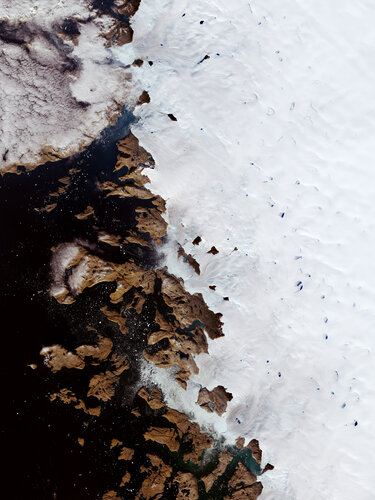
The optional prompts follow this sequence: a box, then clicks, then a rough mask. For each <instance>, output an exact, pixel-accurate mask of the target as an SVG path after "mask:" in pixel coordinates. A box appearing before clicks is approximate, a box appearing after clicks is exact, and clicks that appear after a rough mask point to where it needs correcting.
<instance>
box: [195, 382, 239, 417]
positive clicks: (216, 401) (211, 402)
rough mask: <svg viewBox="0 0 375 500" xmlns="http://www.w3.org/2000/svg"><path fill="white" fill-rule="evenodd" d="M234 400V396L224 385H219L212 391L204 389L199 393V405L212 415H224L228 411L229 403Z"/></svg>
mask: <svg viewBox="0 0 375 500" xmlns="http://www.w3.org/2000/svg"><path fill="white" fill-rule="evenodd" d="M232 399H233V396H232V394H231V393H230V392H227V390H226V389H225V387H223V386H222V385H218V386H217V387H215V388H214V389H212V391H209V390H208V389H206V387H203V388H202V389H201V390H200V391H199V394H198V401H197V404H198V405H199V406H201V407H202V408H203V409H204V410H206V411H208V412H210V413H213V412H216V413H217V414H218V415H222V414H223V413H224V412H225V411H226V409H227V404H228V401H232Z"/></svg>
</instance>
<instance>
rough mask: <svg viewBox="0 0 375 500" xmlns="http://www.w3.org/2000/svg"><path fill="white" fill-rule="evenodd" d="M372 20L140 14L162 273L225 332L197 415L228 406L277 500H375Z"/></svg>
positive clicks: (174, 1)
mask: <svg viewBox="0 0 375 500" xmlns="http://www.w3.org/2000/svg"><path fill="white" fill-rule="evenodd" d="M184 14H185V15H184ZM201 21H204V22H203V23H201ZM374 21H375V7H374V4H373V2H370V1H367V0H358V1H357V2H349V1H346V0H344V1H340V2H339V1H338V0H331V1H330V2H327V1H324V0H315V1H312V0H304V1H302V0H285V1H284V2H279V1H277V0H266V1H265V2H264V1H260V0H252V1H247V0H236V2H230V3H229V2H227V1H224V0H202V1H200V2H188V1H187V0H161V1H160V2H155V1H153V0H142V3H141V8H140V10H139V12H138V13H137V14H136V16H135V18H134V21H133V27H134V31H135V38H134V51H135V55H136V56H137V57H141V58H145V59H146V58H147V59H148V60H152V61H153V65H152V66H150V65H148V64H145V65H143V67H142V68H140V69H139V70H137V75H138V77H139V79H140V80H141V81H142V84H143V86H144V87H145V88H146V89H147V90H148V91H149V93H150V96H151V104H150V105H147V106H142V107H141V108H140V109H139V111H138V113H139V117H140V121H139V123H138V125H136V127H135V133H136V135H137V136H138V137H139V138H140V140H141V143H142V144H143V145H144V146H145V147H146V148H147V149H148V150H149V151H151V152H152V155H153V157H154V158H155V160H156V162H157V168H156V169H155V170H154V171H153V172H151V173H150V178H151V181H152V184H153V190H154V191H155V192H159V193H160V194H161V195H162V196H163V197H164V198H166V199H167V209H168V218H169V224H170V228H169V236H170V240H169V243H168V245H167V246H166V248H164V252H165V254H166V258H165V260H166V263H167V265H168V266H169V269H170V270H171V271H172V272H175V273H176V274H178V275H181V276H183V277H184V278H185V280H186V286H187V288H188V290H189V291H193V292H195V291H201V292H202V293H203V294H204V297H205V299H206V301H207V302H208V304H209V306H210V307H212V308H213V309H214V310H215V311H221V312H222V313H223V315H224V316H223V320H224V332H225V335H226V336H225V337H224V338H222V339H218V340H215V341H214V342H211V343H210V355H209V356H206V355H202V356H200V358H199V360H198V364H199V367H200V374H199V375H198V376H197V377H195V379H193V381H192V383H191V384H190V385H189V389H188V395H187V397H186V398H185V401H187V402H188V403H187V404H188V406H190V410H194V408H193V407H194V405H193V404H192V402H193V400H194V398H193V396H194V395H195V393H196V391H197V387H198V386H197V384H202V385H206V386H207V387H209V388H212V387H213V386H214V385H217V384H222V385H224V386H226V387H228V389H229V390H230V391H231V392H232V393H233V395H234V398H233V401H232V402H231V403H230V404H229V410H228V411H227V413H226V414H225V415H224V416H223V418H224V419H226V425H227V427H226V430H225V429H224V432H225V435H226V436H227V438H228V440H233V439H234V438H235V437H236V436H238V435H244V436H246V437H247V438H253V437H256V438H257V439H259V440H260V443H261V446H262V448H263V450H264V453H265V461H270V462H271V463H273V464H274V465H275V467H276V468H275V470H274V471H272V472H268V473H267V474H266V475H265V476H264V477H263V479H262V482H263V483H264V486H265V489H264V492H263V494H262V497H263V498H264V499H267V500H271V499H272V500H280V499H288V500H291V499H297V500H300V499H303V500H316V499H317V498H322V499H327V500H335V499H337V500H346V499H348V500H349V499H350V500H352V499H353V498H355V499H358V500H370V499H372V498H374V487H375V475H374V474H373V468H374V465H375V439H374V430H373V423H372V418H374V409H375V408H374V407H375V395H374V390H375V389H374V388H375V374H374V348H375V336H374V325H375V318H374V309H373V304H374V300H375V292H374V271H375V263H374V258H373V249H374V243H375V235H374V215H375V214H374V200H375V198H374V195H375V183H374V180H375V173H374V165H373V163H374V157H375V141H374V132H375V101H374V98H373V93H374V88H375V85H374V84H375V81H374V80H375V71H374V65H373V61H374V56H375V31H374V29H373V25H374ZM206 54H207V55H209V56H210V58H209V59H206V60H204V61H203V62H201V63H199V62H200V61H201V60H202V59H203V57H204V56H205V55H206ZM167 113H173V114H174V116H175V117H176V118H177V120H178V121H177V122H174V121H171V120H170V119H169V118H168V116H167ZM182 224H183V226H182ZM197 235H199V236H201V237H202V240H203V241H202V243H201V244H200V246H199V247H194V246H193V245H192V244H191V241H192V240H193V239H194V238H195V237H196V236H197ZM176 241H178V242H179V243H181V244H183V245H184V247H185V249H186V251H187V252H191V253H193V254H194V255H195V257H196V259H197V260H198V262H199V263H200V264H201V275H200V276H196V275H195V274H194V273H193V271H192V270H191V268H189V267H188V266H187V265H185V264H182V263H181V262H178V261H177V259H176ZM212 245H215V246H216V247H217V249H218V250H219V254H218V255H210V254H207V253H206V252H207V251H208V250H209V248H210V247H211V246H212ZM234 247H238V251H233V248H234ZM213 284H215V285H216V287H217V288H216V291H215V292H214V291H211V290H209V289H208V285H213ZM224 296H228V297H229V299H230V300H229V301H223V299H222V298H223V297H224ZM165 379H167V377H166V376H165V375H162V376H160V380H162V381H163V380H164V384H165V385H166V386H167V385H168V382H167V380H165ZM166 389H167V387H166ZM179 391H180V390H176V391H175V392H173V391H170V395H169V396H170V397H171V398H173V397H174V398H175V401H176V404H177V405H178V406H183V405H184V403H183V399H184V398H182V396H181V394H180V392H179ZM194 391H195V392H194ZM185 404H186V403H185ZM196 418H198V419H200V418H201V415H200V413H199V411H196ZM356 424H357V425H356ZM220 431H223V426H222V425H221V428H220Z"/></svg>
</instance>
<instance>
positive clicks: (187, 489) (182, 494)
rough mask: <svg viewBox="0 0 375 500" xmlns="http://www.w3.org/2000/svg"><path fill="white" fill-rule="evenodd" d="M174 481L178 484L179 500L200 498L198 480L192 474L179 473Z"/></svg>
mask: <svg viewBox="0 0 375 500" xmlns="http://www.w3.org/2000/svg"><path fill="white" fill-rule="evenodd" d="M173 481H174V482H175V483H177V484H178V493H177V497H176V499H177V500H183V499H184V498H185V499H187V500H197V499H198V498H199V495H198V484H197V480H196V479H195V477H194V476H193V474H191V473H190V472H179V473H178V474H177V475H176V477H175V478H174V479H173Z"/></svg>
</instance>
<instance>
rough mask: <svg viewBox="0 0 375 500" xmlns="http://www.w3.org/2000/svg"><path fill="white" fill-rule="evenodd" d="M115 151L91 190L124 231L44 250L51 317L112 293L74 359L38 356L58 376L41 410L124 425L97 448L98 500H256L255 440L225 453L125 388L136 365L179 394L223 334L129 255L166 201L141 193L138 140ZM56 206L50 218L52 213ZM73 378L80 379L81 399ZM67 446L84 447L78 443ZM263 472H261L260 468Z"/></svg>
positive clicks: (211, 402)
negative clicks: (149, 367)
mask: <svg viewBox="0 0 375 500" xmlns="http://www.w3.org/2000/svg"><path fill="white" fill-rule="evenodd" d="M117 149H118V155H117V162H116V164H115V165H114V168H113V172H114V173H116V174H117V180H116V181H115V180H111V181H105V182H102V183H101V184H100V185H99V187H98V189H99V192H100V196H102V198H103V199H105V200H108V199H109V198H111V200H113V201H114V202H116V200H117V201H118V202H120V200H122V201H124V200H128V201H129V203H130V202H131V203H130V205H129V207H130V206H131V207H132V208H131V216H129V217H130V219H129V220H130V222H129V221H128V225H129V228H128V229H127V231H125V233H124V234H121V235H119V234H110V233H109V232H103V231H102V230H101V229H100V227H99V225H97V226H95V227H98V229H97V231H98V232H97V244H94V243H93V242H88V241H85V240H83V239H82V240H79V239H76V240H74V241H71V242H62V243H60V244H59V245H56V246H55V247H53V248H52V249H51V250H52V259H51V276H52V284H51V288H50V295H51V296H52V297H53V298H54V299H55V300H56V301H57V303H59V304H60V307H62V308H70V307H73V306H74V304H75V303H76V302H77V301H79V300H80V298H81V297H82V296H85V294H87V293H88V292H89V290H96V289H97V288H98V287H100V286H102V285H103V283H107V284H110V285H111V286H110V290H109V291H108V292H106V293H107V295H106V300H105V305H102V306H101V308H100V311H101V315H102V320H101V321H100V327H99V326H98V325H96V326H93V325H91V324H87V325H86V329H87V331H89V332H90V334H92V335H93V337H92V338H93V339H96V340H93V341H92V342H91V343H87V342H86V343H82V344H81V345H78V346H77V347H75V348H74V349H73V348H67V347H66V346H64V345H60V344H55V345H50V346H46V347H44V348H43V349H42V350H41V352H40V354H41V355H42V357H43V358H44V365H45V366H46V367H48V368H49V369H50V371H51V373H52V374H53V375H54V376H56V377H57V380H60V379H59V376H60V374H61V376H62V379H61V380H60V382H59V383H58V384H57V387H58V390H56V391H55V392H51V393H49V395H48V397H49V399H50V400H51V404H58V405H63V406H64V407H69V408H71V409H72V411H77V412H79V414H80V415H84V414H87V415H88V416H89V418H91V419H92V418H94V419H99V420H100V418H102V415H103V414H105V415H107V414H108V412H112V413H113V412H117V413H119V414H121V418H122V420H123V421H124V422H126V426H127V427H126V428H127V431H126V432H125V433H124V432H122V431H121V429H120V428H118V430H117V431H116V429H114V430H113V435H112V436H111V439H110V441H108V444H107V447H108V450H109V451H108V453H111V454H113V453H116V455H117V460H118V463H119V465H118V467H120V468H121V471H122V472H121V479H120V480H118V482H117V483H114V484H108V489H107V490H106V491H104V492H101V495H102V498H103V500H110V499H124V498H126V499H130V498H134V499H139V500H141V499H157V498H160V499H162V498H178V499H183V498H186V499H198V498H211V499H220V498H221V499H228V500H229V499H233V498H236V499H240V498H249V499H256V498H258V496H259V495H260V493H261V491H262V485H261V483H260V482H259V481H258V480H257V475H260V474H262V473H263V470H262V467H261V451H260V449H259V446H258V444H257V441H255V440H253V441H251V442H250V443H249V444H248V446H247V447H245V446H244V440H239V441H238V442H237V444H236V446H224V445H223V439H222V438H220V436H218V435H216V434H214V433H213V432H211V431H207V432H203V431H202V430H201V428H200V426H199V425H198V423H196V422H194V421H192V420H191V419H190V418H189V416H188V415H185V414H183V413H181V412H179V411H176V410H175V409H173V408H170V407H168V406H167V405H166V403H165V402H164V399H163V394H162V391H161V390H160V388H158V387H155V386H152V385H151V386H149V387H145V386H141V383H140V380H138V382H137V383H136V385H134V375H133V374H134V373H137V372H139V370H140V368H139V367H140V363H141V362H143V363H144V359H146V360H147V361H148V362H150V363H154V364H155V365H156V366H158V367H161V368H165V369H170V368H172V370H173V373H174V376H175V379H176V381H177V383H178V384H179V385H180V386H181V387H182V388H184V389H185V388H186V386H187V381H188V380H189V377H190V376H191V375H192V374H197V373H198V367H197V365H196V362H195V360H194V358H195V356H196V355H198V354H200V353H208V343H207V335H208V336H209V337H210V339H212V340H214V339H217V338H219V337H221V336H223V332H222V322H221V314H220V313H214V312H213V311H211V310H210V309H209V308H208V306H207V305H206V303H205V301H204V299H203V296H202V295H201V294H198V293H195V294H190V293H188V292H187V291H186V290H185V288H184V282H183V280H182V279H181V278H177V277H176V276H174V275H172V274H171V273H169V272H168V269H167V268H161V269H160V268H157V266H151V267H150V266H148V265H147V264H145V261H144V259H142V258H139V257H138V256H142V255H143V253H142V252H143V251H144V250H145V249H146V250H147V251H148V252H151V254H152V253H155V254H157V252H156V249H157V247H159V246H160V245H161V244H162V242H163V240H164V238H165V237H166V233H167V224H166V222H165V220H164V217H163V214H164V212H165V203H164V201H163V200H162V199H161V198H160V197H159V196H157V195H154V194H153V193H152V192H151V191H150V189H149V188H148V187H146V185H147V184H148V182H149V179H148V177H147V176H146V175H145V173H144V171H145V169H146V168H148V167H153V166H154V165H153V160H152V158H151V157H150V155H149V153H147V152H146V151H145V150H144V149H143V148H142V147H141V146H140V145H139V144H138V140H137V139H136V138H135V137H134V136H133V135H132V134H129V135H128V136H126V137H125V138H124V139H122V140H120V141H119V142H118V143H117ZM66 183H67V184H66V185H69V183H68V181H66ZM59 199H60V198H59V196H57V197H56V206H57V208H55V207H54V208H53V209H52V210H56V209H58V204H59ZM75 215H76V218H78V220H81V221H82V222H89V221H90V218H93V220H95V216H96V215H95V210H94V208H93V206H87V208H86V209H85V210H84V211H83V212H80V213H79V214H75ZM96 222H97V221H96ZM103 245H104V247H105V248H108V249H120V250H123V252H122V255H125V257H124V260H123V261H121V262H118V261H115V260H111V259H110V258H108V256H106V254H105V253H103V251H101V250H100V249H99V246H100V248H103ZM134 249H139V252H138V253H137V252H136V251H135V250H134ZM155 261H157V260H155ZM108 328H110V329H112V331H113V335H112V336H111V338H109V337H108V336H106V335H108V334H107V333H104V332H108ZM124 346H125V348H124ZM142 360H143V361H142ZM68 372H69V373H76V374H77V376H76V378H75V377H73V378H72V376H69V377H68V378H67V380H69V384H66V385H64V383H63V380H65V379H64V377H65V375H64V374H66V373H68ZM81 373H86V374H88V377H87V378H86V379H85V380H86V382H85V384H86V386H85V387H84V388H83V389H82V380H84V379H83V378H82V376H81V375H80V374H81ZM75 384H78V385H79V388H77V389H75ZM124 394H126V397H125V398H124V396H123V395H124ZM132 394H133V395H132ZM231 399H232V395H231V394H230V393H229V392H227V390H226V389H225V388H224V387H223V386H218V387H216V388H214V389H213V390H208V389H206V388H202V389H201V391H200V393H199V397H198V401H197V404H198V405H200V406H201V407H202V408H204V409H205V410H207V411H209V412H213V411H215V412H216V413H218V414H219V415H222V414H223V413H224V412H225V411H226V407H227V404H228V402H229V401H230V400H231ZM88 425H90V424H88ZM77 439H78V440H79V441H78V442H79V444H80V446H81V447H82V448H83V449H84V448H85V436H77ZM270 468H272V466H270V465H267V466H266V468H265V469H264V470H268V469H270Z"/></svg>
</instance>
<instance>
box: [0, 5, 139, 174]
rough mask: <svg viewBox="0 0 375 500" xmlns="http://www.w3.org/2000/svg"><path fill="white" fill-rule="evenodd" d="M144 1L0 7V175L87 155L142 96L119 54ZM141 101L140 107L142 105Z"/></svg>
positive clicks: (130, 36)
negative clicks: (87, 148) (124, 110)
mask: <svg viewBox="0 0 375 500" xmlns="http://www.w3.org/2000/svg"><path fill="white" fill-rule="evenodd" d="M139 4H140V0H111V1H106V2H102V1H97V0H67V1H64V2H50V1H49V0H41V1H39V2H37V5H35V2H34V1H32V0H5V1H3V2H1V5H0V65H1V71H0V130H1V135H0V170H1V171H2V173H4V172H7V171H8V172H9V171H10V172H18V171H19V167H18V166H19V165H22V168H23V169H24V168H27V169H33V168H35V167H36V166H37V165H40V164H43V163H45V162H47V161H57V160H59V159H61V158H65V157H68V156H71V155H72V154H74V153H76V152H78V151H82V150H83V148H84V147H85V146H87V145H88V144H90V143H91V142H92V141H93V140H94V139H95V138H96V137H97V136H98V134H99V133H100V132H101V131H102V130H103V129H105V128H106V127H107V126H108V125H111V124H113V123H115V121H116V120H117V118H118V117H119V115H120V113H121V109H122V107H123V105H124V104H125V102H126V103H127V105H128V106H130V107H131V106H134V105H135V104H136V103H137V99H138V96H139V93H140V90H141V89H139V88H137V85H136V84H135V83H134V82H133V83H132V84H130V80H131V78H132V74H131V71H130V69H129V68H130V66H129V65H124V64H122V63H121V62H120V61H118V60H117V59H116V55H115V51H114V50H113V49H114V48H118V47H120V46H122V45H124V44H128V43H129V42H131V41H132V35H133V31H132V28H131V26H130V18H131V16H133V15H134V14H135V12H136V11H137V9H138V7H139ZM144 99H145V96H144V95H143V98H142V101H141V102H147V100H146V101H145V100H144Z"/></svg>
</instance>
